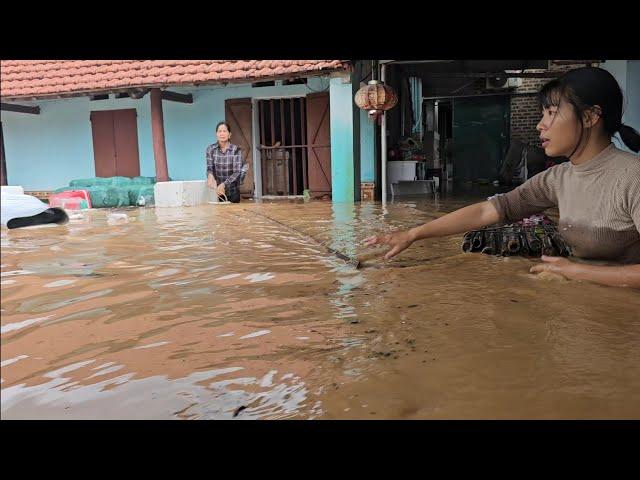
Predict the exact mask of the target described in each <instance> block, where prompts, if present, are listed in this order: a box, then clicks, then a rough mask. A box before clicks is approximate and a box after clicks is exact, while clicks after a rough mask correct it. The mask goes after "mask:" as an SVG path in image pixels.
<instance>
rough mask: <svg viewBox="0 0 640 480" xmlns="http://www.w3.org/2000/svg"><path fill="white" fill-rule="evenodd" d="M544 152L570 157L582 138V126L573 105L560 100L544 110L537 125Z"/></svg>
mask: <svg viewBox="0 0 640 480" xmlns="http://www.w3.org/2000/svg"><path fill="white" fill-rule="evenodd" d="M536 129H537V130H538V131H539V132H540V140H541V141H542V148H544V153H546V154H547V155H548V156H550V157H568V156H569V155H571V153H572V152H573V150H574V149H575V147H576V144H577V143H578V141H579V139H580V127H579V125H578V122H577V119H576V115H575V113H574V111H573V108H572V107H571V105H570V104H569V103H567V102H560V106H559V107H556V106H550V107H549V108H544V109H543V110H542V119H541V120H540V122H539V123H538V125H537V126H536Z"/></svg>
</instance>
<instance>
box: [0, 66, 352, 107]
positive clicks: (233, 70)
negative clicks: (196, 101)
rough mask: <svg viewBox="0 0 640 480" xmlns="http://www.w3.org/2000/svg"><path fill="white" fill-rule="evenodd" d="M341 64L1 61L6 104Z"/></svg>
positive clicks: (329, 68) (309, 70)
mask: <svg viewBox="0 0 640 480" xmlns="http://www.w3.org/2000/svg"><path fill="white" fill-rule="evenodd" d="M346 68H348V63H347V62H346V61H343V60H143V61H142V60H2V61H0V69H1V70H0V96H1V97H2V98H3V99H10V98H29V97H47V96H52V95H65V94H67V95H68V94H79V93H84V92H96V91H100V90H111V89H120V88H133V87H168V86H174V85H194V84H201V83H212V84H213V83H223V82H241V81H246V82H249V81H254V80H260V79H267V78H272V77H284V76H290V75H296V74H300V75H309V74H313V73H316V74H317V73H320V72H329V71H334V70H344V69H346Z"/></svg>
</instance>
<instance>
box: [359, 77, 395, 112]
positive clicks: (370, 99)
mask: <svg viewBox="0 0 640 480" xmlns="http://www.w3.org/2000/svg"><path fill="white" fill-rule="evenodd" d="M354 100H355V102H356V105H358V107H360V108H361V109H363V110H367V111H368V113H369V115H370V116H372V117H377V116H378V115H380V114H382V112H384V111H386V110H390V109H391V108H393V107H395V106H396V104H397V103H398V96H397V95H396V92H395V90H394V89H393V88H392V87H390V86H388V85H385V84H384V83H382V82H380V81H378V80H370V81H369V83H368V84H367V85H365V86H364V87H362V88H360V90H358V91H357V92H356V96H355V98H354Z"/></svg>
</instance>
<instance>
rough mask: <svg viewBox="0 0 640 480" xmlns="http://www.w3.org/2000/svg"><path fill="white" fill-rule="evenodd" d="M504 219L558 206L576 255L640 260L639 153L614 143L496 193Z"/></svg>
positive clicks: (563, 230)
mask: <svg viewBox="0 0 640 480" xmlns="http://www.w3.org/2000/svg"><path fill="white" fill-rule="evenodd" d="M489 201H490V202H492V203H493V205H495V207H496V209H497V210H498V213H499V215H500V220H501V221H502V222H510V221H515V220H520V219H522V218H524V217H527V216H529V215H533V214H535V213H541V212H542V211H544V210H545V209H547V208H550V207H555V206H557V207H558V210H559V212H560V221H559V224H558V230H559V232H560V234H561V235H562V238H564V240H565V241H566V242H567V243H568V244H569V245H570V246H571V248H572V250H573V255H574V256H576V257H581V258H586V259H596V260H609V261H615V262H620V263H640V158H639V157H638V156H637V155H634V154H631V153H627V152H624V151H622V150H620V149H618V148H616V147H615V145H614V144H613V143H612V144H610V145H609V146H608V147H607V148H605V149H604V150H603V151H602V152H600V153H599V154H598V155H596V156H595V157H594V158H592V159H591V160H589V161H588V162H586V163H584V164H582V165H573V164H572V163H571V162H565V163H562V164H560V165H556V166H555V167H552V168H550V169H548V170H545V171H544V172H541V173H539V174H538V175H536V176H534V177H532V178H531V179H529V180H527V181H526V182H525V183H523V184H522V185H520V186H519V187H517V188H515V189H514V190H512V191H510V192H509V193H507V194H505V195H502V196H498V197H494V198H492V199H491V200H489Z"/></svg>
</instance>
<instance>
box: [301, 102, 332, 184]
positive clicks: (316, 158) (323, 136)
mask: <svg viewBox="0 0 640 480" xmlns="http://www.w3.org/2000/svg"><path fill="white" fill-rule="evenodd" d="M306 103H307V129H306V130H307V152H308V155H307V158H308V170H307V171H308V175H309V190H310V192H311V195H312V196H314V197H319V196H322V195H325V194H331V131H330V127H329V125H330V117H329V94H328V93H312V94H309V95H307V102H306Z"/></svg>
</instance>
